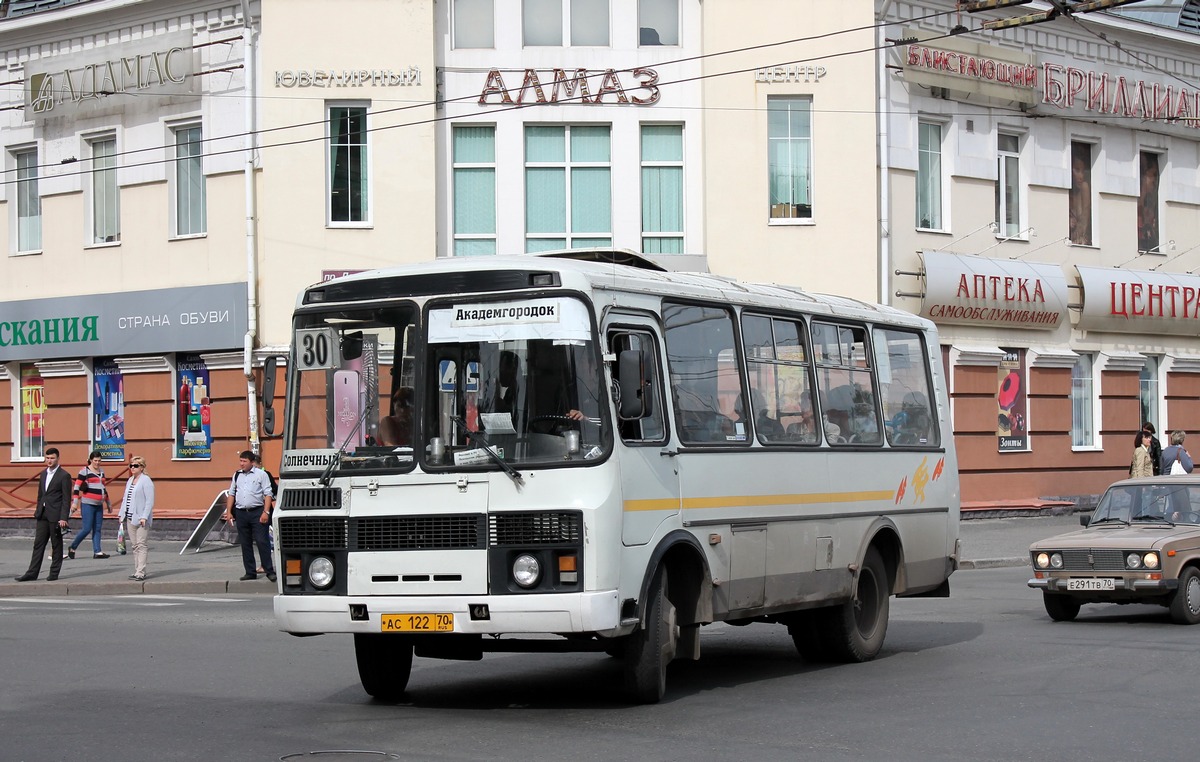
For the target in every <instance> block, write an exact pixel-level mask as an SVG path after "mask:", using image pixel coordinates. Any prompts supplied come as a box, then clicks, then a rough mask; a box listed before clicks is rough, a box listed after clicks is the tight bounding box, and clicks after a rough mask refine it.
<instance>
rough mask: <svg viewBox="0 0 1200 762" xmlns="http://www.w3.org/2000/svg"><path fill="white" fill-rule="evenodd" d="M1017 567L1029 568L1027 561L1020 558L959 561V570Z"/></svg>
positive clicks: (1022, 557) (1024, 558)
mask: <svg viewBox="0 0 1200 762" xmlns="http://www.w3.org/2000/svg"><path fill="white" fill-rule="evenodd" d="M1017 566H1029V559H1028V558H1026V557H1024V556H1021V557H1020V558H981V559H979V560H977V561H959V562H958V568H959V569H1010V568H1013V567H1017Z"/></svg>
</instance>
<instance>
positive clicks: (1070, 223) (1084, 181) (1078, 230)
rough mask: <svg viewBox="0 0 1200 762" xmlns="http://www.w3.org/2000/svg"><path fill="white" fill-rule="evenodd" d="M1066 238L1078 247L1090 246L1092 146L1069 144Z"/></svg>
mask: <svg viewBox="0 0 1200 762" xmlns="http://www.w3.org/2000/svg"><path fill="white" fill-rule="evenodd" d="M1068 207H1069V208H1068V211H1067V237H1068V238H1069V239H1070V241H1071V243H1075V244H1079V245H1080V246H1091V245H1092V145H1091V143H1076V142H1072V143H1071V192H1070V194H1069V203H1068Z"/></svg>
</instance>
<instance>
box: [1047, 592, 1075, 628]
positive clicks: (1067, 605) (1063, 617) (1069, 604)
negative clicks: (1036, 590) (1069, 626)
mask: <svg viewBox="0 0 1200 762" xmlns="http://www.w3.org/2000/svg"><path fill="white" fill-rule="evenodd" d="M1042 603H1044V604H1045V605H1046V613H1047V614H1049V615H1050V618H1051V619H1053V620H1054V621H1056V622H1070V621H1071V620H1073V619H1074V618H1075V617H1076V616H1078V615H1079V601H1077V600H1075V599H1074V598H1072V597H1071V596H1069V595H1056V594H1054V593H1042Z"/></svg>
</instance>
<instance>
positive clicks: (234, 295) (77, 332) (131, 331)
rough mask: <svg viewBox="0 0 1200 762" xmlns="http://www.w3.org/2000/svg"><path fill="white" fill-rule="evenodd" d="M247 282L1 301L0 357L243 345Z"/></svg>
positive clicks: (40, 357)
mask: <svg viewBox="0 0 1200 762" xmlns="http://www.w3.org/2000/svg"><path fill="white" fill-rule="evenodd" d="M246 328H247V319H246V284H245V283H222V284H219V285H215V286H191V287H185V288H164V289H157V290H154V291H131V292H123V293H117V294H93V295H89V296H71V297H57V298H53V299H30V300H28V301H23V302H3V303H0V362H8V361H11V360H47V359H52V358H57V357H96V356H119V355H135V354H136V355H144V354H161V353H166V352H182V351H189V352H204V351H210V350H218V349H236V348H239V347H241V346H242V342H243V337H244V336H245V333H246Z"/></svg>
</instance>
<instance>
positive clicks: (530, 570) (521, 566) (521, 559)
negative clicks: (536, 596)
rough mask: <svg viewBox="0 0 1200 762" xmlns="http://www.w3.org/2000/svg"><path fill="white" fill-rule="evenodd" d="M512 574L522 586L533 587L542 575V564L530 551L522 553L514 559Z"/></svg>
mask: <svg viewBox="0 0 1200 762" xmlns="http://www.w3.org/2000/svg"><path fill="white" fill-rule="evenodd" d="M512 575H513V579H514V580H516V583H517V584H518V585H520V586H521V587H533V586H534V585H536V584H537V583H538V580H539V579H541V577H542V565H541V564H540V563H538V560H537V559H536V558H534V557H533V556H531V555H529V554H528V553H522V554H521V555H519V556H517V560H515V561H513V565H512Z"/></svg>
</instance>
